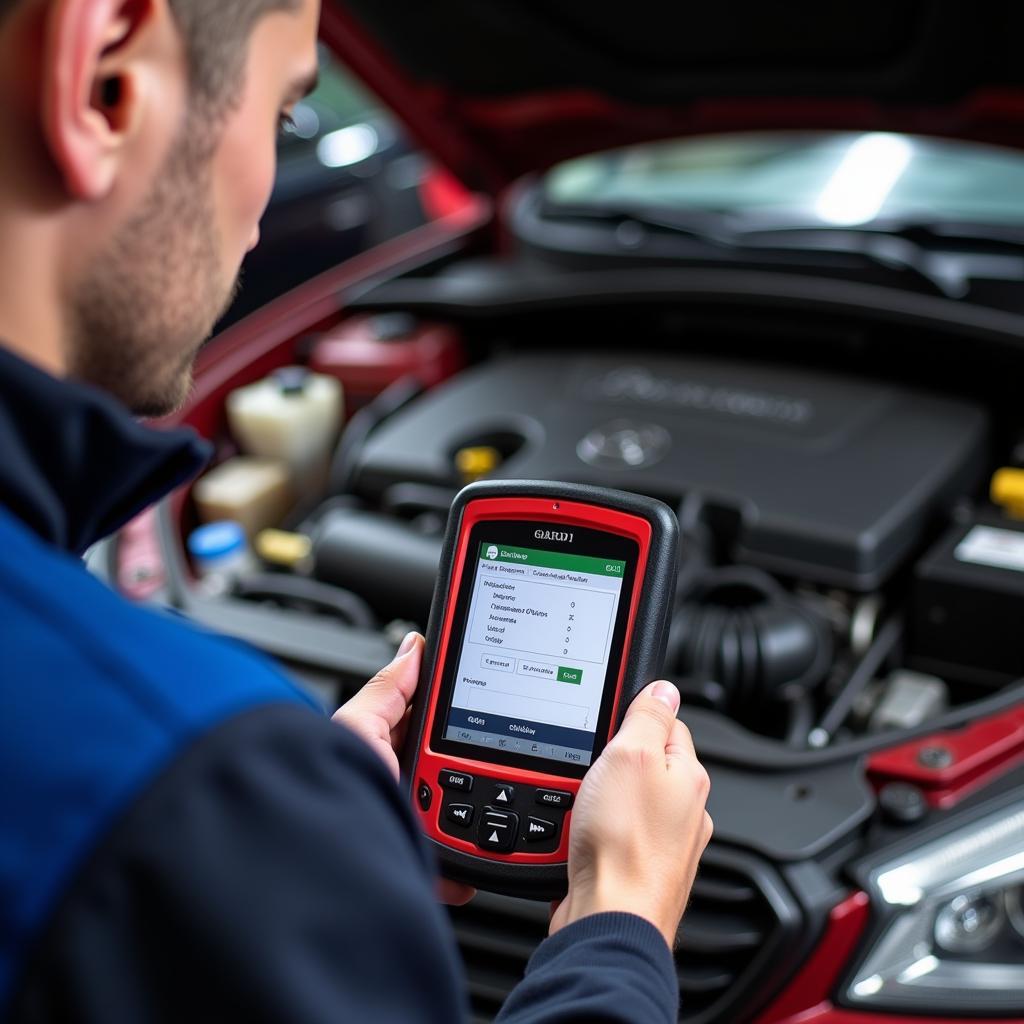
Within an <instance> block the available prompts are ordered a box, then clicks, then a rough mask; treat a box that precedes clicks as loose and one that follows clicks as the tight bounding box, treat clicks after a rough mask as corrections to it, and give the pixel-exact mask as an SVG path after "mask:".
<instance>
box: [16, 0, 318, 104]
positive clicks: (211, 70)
mask: <svg viewBox="0 0 1024 1024" xmlns="http://www.w3.org/2000/svg"><path fill="white" fill-rule="evenodd" d="M21 2H22V0H0V21H3V19H4V17H5V16H6V15H7V14H8V13H10V12H11V11H13V10H14V8H15V7H17V6H18V4H19V3H21ZM300 2H301V0H168V3H169V5H170V8H171V11H172V12H173V14H174V19H175V21H176V22H177V24H178V28H179V30H180V32H181V35H182V39H183V40H184V42H185V49H186V52H187V53H188V67H189V84H190V87H191V92H192V98H193V100H194V101H196V102H197V103H198V104H199V105H200V106H201V107H202V108H203V110H204V112H205V113H206V114H214V115H215V114H217V113H219V112H220V111H221V110H222V109H224V108H227V107H230V106H231V104H232V102H233V101H234V100H235V99H236V97H237V93H238V90H239V88H240V87H241V82H242V73H243V71H244V67H245V54H246V49H247V46H248V42H249V36H250V34H251V33H252V30H253V28H254V26H255V25H256V22H258V21H259V20H260V18H262V17H263V15H264V14H268V13H270V12H271V11H287V10H295V9H296V8H298V7H299V6H300Z"/></svg>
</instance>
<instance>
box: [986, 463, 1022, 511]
mask: <svg viewBox="0 0 1024 1024" xmlns="http://www.w3.org/2000/svg"><path fill="white" fill-rule="evenodd" d="M989 494H990V495H991V498H992V500H993V501H994V502H995V504H997V505H1001V506H1002V507H1003V511H1004V512H1006V514H1007V515H1008V516H1012V517H1013V518H1014V519H1024V469H1011V468H1009V467H1004V468H1003V469H998V470H996V472H995V474H994V476H993V477H992V484H991V487H990V488H989Z"/></svg>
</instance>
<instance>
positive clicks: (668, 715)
mask: <svg viewBox="0 0 1024 1024" xmlns="http://www.w3.org/2000/svg"><path fill="white" fill-rule="evenodd" d="M678 710H679V691H678V690H677V689H676V688H675V687H674V686H673V685H672V684H671V683H669V682H666V681H665V680H664V679H660V680H658V682H656V683H651V685H650V686H648V687H646V688H645V689H643V690H641V691H640V692H639V693H638V694H637V695H636V697H635V698H634V700H633V703H632V704H630V705H629V708H628V709H627V711H626V717H625V718H624V719H623V720H622V728H621V729H619V732H618V735H617V736H616V740H617V741H618V742H619V743H620V744H625V745H626V746H630V747H641V748H647V749H658V750H664V749H665V746H666V744H667V743H668V741H669V737H670V735H671V734H672V728H673V722H675V720H676V712H677V711H678Z"/></svg>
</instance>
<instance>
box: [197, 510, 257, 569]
mask: <svg viewBox="0 0 1024 1024" xmlns="http://www.w3.org/2000/svg"><path fill="white" fill-rule="evenodd" d="M244 547H245V530H244V529H242V526H241V524H240V523H236V522H234V521H233V520H231V519H225V520H223V521H222V522H219V523H208V524H207V525H206V526H200V527H199V529H198V530H193V531H192V533H191V534H189V538H188V550H189V553H190V554H191V555H192V557H193V558H198V559H200V560H209V559H213V558H224V557H225V556H226V555H233V554H235V552H237V551H241V550H242V549H243V548H244Z"/></svg>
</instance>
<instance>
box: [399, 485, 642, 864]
mask: <svg viewBox="0 0 1024 1024" xmlns="http://www.w3.org/2000/svg"><path fill="white" fill-rule="evenodd" d="M557 504H558V508H557V510H556V509H555V508H554V507H553V502H552V501H551V499H550V498H484V499H481V500H478V501H474V502H472V503H471V504H470V505H468V506H467V507H466V511H465V513H464V514H463V518H462V523H461V525H460V529H459V540H458V544H457V546H456V549H455V561H454V565H453V568H452V580H451V586H450V589H449V601H448V607H447V610H446V612H445V618H444V622H443V623H442V626H441V635H440V641H439V646H438V652H439V653H438V658H437V665H436V666H435V668H434V675H433V677H432V678H431V680H430V687H431V689H430V705H429V707H428V709H427V717H426V724H425V727H424V730H423V741H422V745H421V747H420V750H419V754H418V756H417V759H416V769H415V773H414V775H413V789H414V791H415V789H416V787H417V785H418V784H419V782H420V780H421V779H422V780H424V781H425V782H427V783H428V784H429V785H430V786H431V788H432V789H434V790H436V789H437V788H438V782H437V777H438V773H439V772H440V771H441V770H442V769H444V768H453V769H455V770H457V771H464V772H467V773H468V774H470V775H473V776H475V777H476V778H478V779H486V780H489V779H493V780H494V781H499V782H511V783H513V784H521V785H524V786H536V787H539V788H547V789H559V790H563V791H568V792H571V793H572V794H573V795H574V796H575V794H576V793H577V792H578V790H579V787H580V781H581V780H580V779H568V778H566V777H565V776H563V775H554V774H549V773H547V772H542V771H533V770H526V769H523V768H512V767H510V766H507V765H498V764H492V763H490V762H488V761H477V760H473V759H471V758H465V757H453V756H451V755H448V754H439V753H437V752H436V751H434V750H433V749H431V746H430V742H431V736H432V734H433V729H434V721H435V716H436V714H437V701H438V694H439V685H440V682H441V672H442V669H443V667H444V662H445V658H446V656H447V653H448V647H449V644H450V642H451V635H452V628H453V626H454V624H455V601H454V600H453V599H452V595H454V594H457V593H458V590H459V586H460V584H461V581H462V575H463V573H464V572H465V571H466V562H467V554H468V548H469V534H470V531H471V530H472V529H473V527H474V526H475V525H476V524H477V523H480V522H484V521H487V520H531V519H543V520H544V522H551V523H556V524H559V525H566V526H589V527H591V528H594V529H599V530H606V531H608V532H609V533H616V534H619V535H620V536H624V537H628V538H630V539H631V540H635V541H636V542H637V544H638V545H639V547H640V554H639V558H638V560H637V567H636V580H637V583H636V585H635V586H634V587H633V594H632V598H631V600H630V607H629V618H628V620H627V623H626V636H625V643H624V645H623V651H624V652H626V651H628V650H629V645H630V641H631V640H632V637H633V624H634V621H635V619H636V611H637V606H638V604H639V601H640V592H641V589H642V588H641V586H640V580H642V579H643V574H644V571H645V570H646V568H647V554H648V551H649V549H650V544H651V527H650V524H649V523H648V522H647V521H646V520H644V519H641V518H640V517H638V516H633V515H629V514H627V513H625V512H616V511H614V510H612V509H607V508H598V507H596V506H593V505H583V504H580V503H578V502H571V501H560V502H558V503H557ZM624 670H625V654H624V655H623V659H622V664H620V666H619V675H618V681H617V683H616V688H615V706H616V707H617V706H618V702H619V699H620V697H621V691H622V677H623V674H624ZM614 728H615V720H614V718H613V720H612V725H611V729H612V730H614ZM413 806H414V810H415V812H416V814H417V815H418V816H419V819H420V822H421V824H422V827H423V831H424V832H425V833H426V835H428V836H429V837H430V838H431V839H433V840H435V841H436V842H438V843H440V844H442V845H443V846H447V847H449V848H450V849H452V850H457V851H459V852H461V853H467V854H470V855H472V856H474V857H481V858H484V859H486V860H495V861H499V862H501V863H504V864H509V863H511V864H561V863H564V862H565V861H566V860H567V859H568V849H569V824H570V819H571V817H572V811H569V812H567V814H566V816H565V820H564V824H563V827H562V835H561V840H560V842H559V844H558V849H557V850H555V851H554V852H552V853H494V852H491V851H486V850H481V849H480V848H479V847H478V846H477V845H476V844H475V843H470V842H466V841H465V840H460V839H458V838H457V837H455V836H451V835H449V834H448V833H447V832H444V831H442V829H441V827H440V824H439V817H440V810H441V800H440V799H438V800H435V801H432V803H431V805H430V809H429V810H427V811H424V810H423V809H422V808H421V807H420V806H419V804H418V803H415V802H414V805H413Z"/></svg>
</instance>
